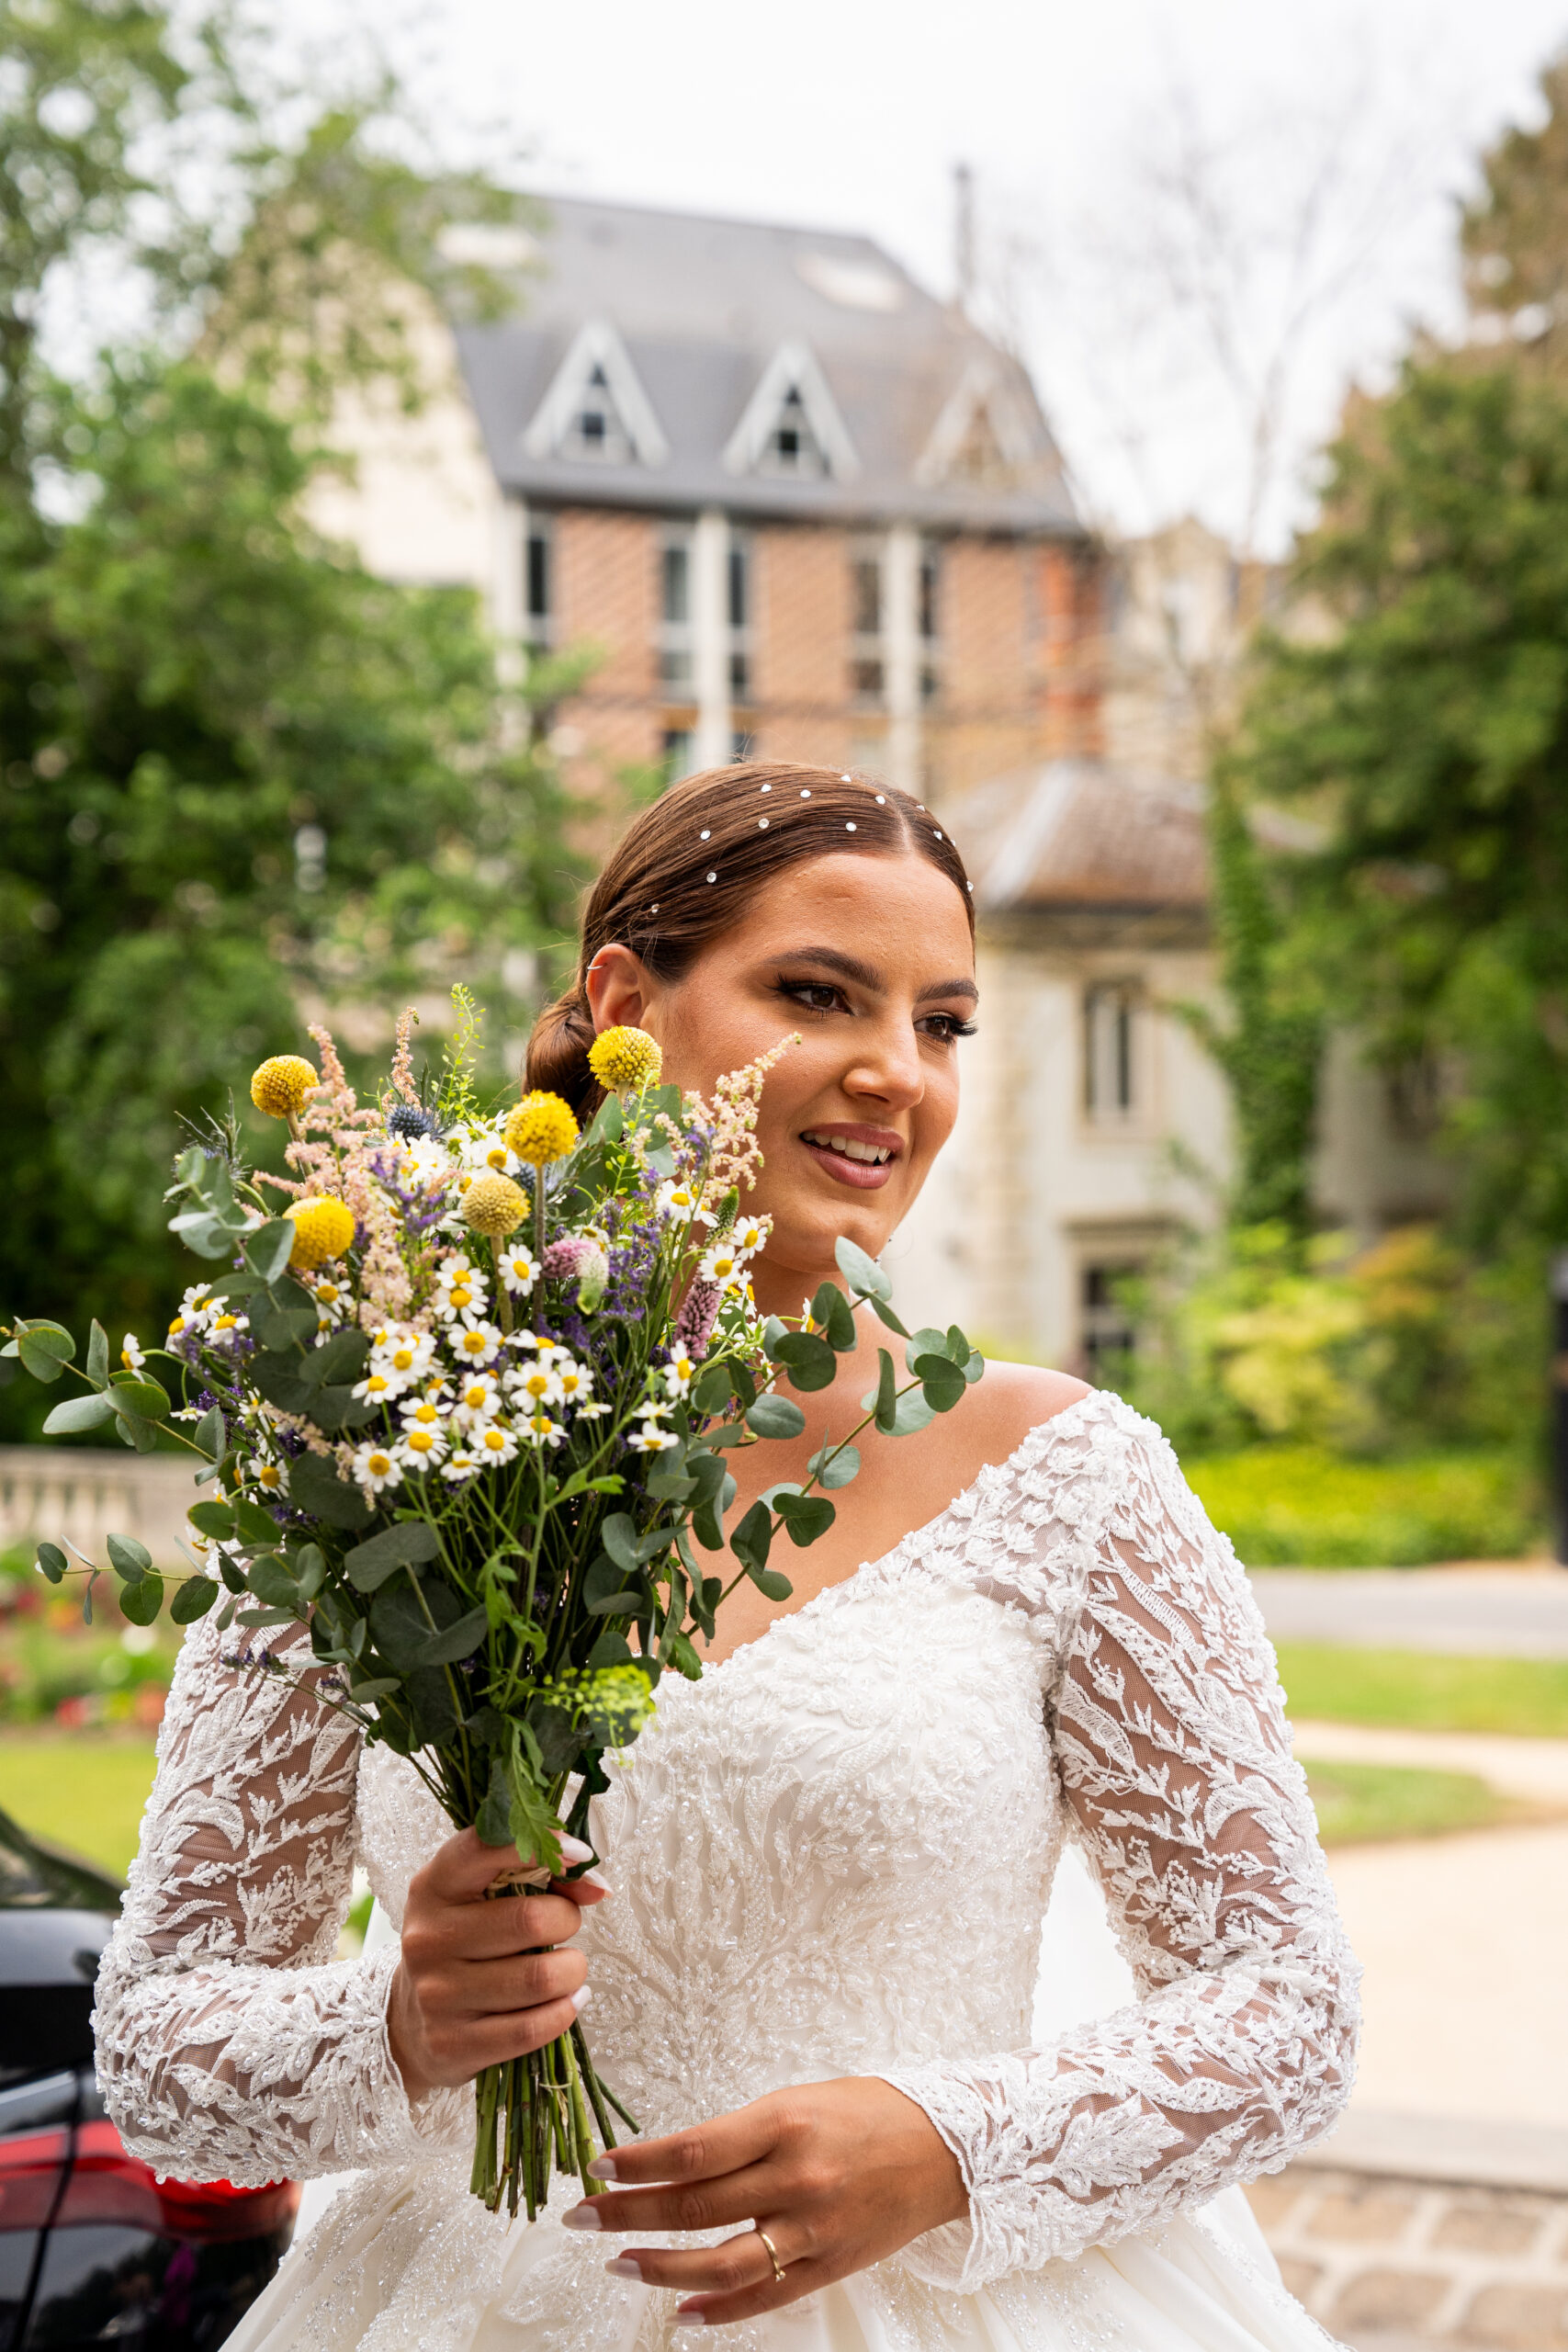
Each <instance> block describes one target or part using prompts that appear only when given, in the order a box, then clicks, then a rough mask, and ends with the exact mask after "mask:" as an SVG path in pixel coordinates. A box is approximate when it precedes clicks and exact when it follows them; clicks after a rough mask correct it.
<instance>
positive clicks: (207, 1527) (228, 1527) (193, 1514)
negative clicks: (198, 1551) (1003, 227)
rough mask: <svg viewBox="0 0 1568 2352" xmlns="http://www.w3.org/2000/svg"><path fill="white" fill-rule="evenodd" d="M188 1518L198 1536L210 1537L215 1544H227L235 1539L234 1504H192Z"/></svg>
mask: <svg viewBox="0 0 1568 2352" xmlns="http://www.w3.org/2000/svg"><path fill="white" fill-rule="evenodd" d="M186 1518H187V1519H188V1520H189V1521H190V1523H191V1525H192V1526H193V1527H194V1528H195V1529H196V1531H197V1534H198V1535H210V1536H211V1537H212V1538H213V1540H214V1542H216V1543H219V1544H227V1543H230V1542H231V1541H232V1539H233V1534H234V1506H233V1504H232V1503H220V1502H209V1503H192V1505H191V1507H190V1509H189V1510H187V1511H186Z"/></svg>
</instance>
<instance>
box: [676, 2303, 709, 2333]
mask: <svg viewBox="0 0 1568 2352" xmlns="http://www.w3.org/2000/svg"><path fill="white" fill-rule="evenodd" d="M674 2324H675V2325H676V2326H677V2327H711V2326H712V2325H713V2322H712V2320H710V2319H709V2317H708V2315H707V2313H706V2312H683V2311H682V2309H681V2306H680V2304H679V2303H677V2304H676V2306H675V2323H674Z"/></svg>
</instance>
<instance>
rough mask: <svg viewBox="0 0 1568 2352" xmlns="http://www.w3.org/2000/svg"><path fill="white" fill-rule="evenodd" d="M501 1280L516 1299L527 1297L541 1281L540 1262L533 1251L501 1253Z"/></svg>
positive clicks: (514, 1249) (522, 1250) (515, 1250)
mask: <svg viewBox="0 0 1568 2352" xmlns="http://www.w3.org/2000/svg"><path fill="white" fill-rule="evenodd" d="M501 1279H502V1282H503V1283H505V1284H506V1287H507V1289H508V1290H509V1291H510V1292H511V1293H512V1295H513V1297H514V1298H516V1297H519V1296H526V1295H527V1293H528V1292H529V1291H531V1290H532V1289H533V1287H534V1284H535V1283H536V1282H537V1281H538V1279H539V1261H538V1260H537V1259H536V1257H535V1256H534V1253H533V1251H532V1250H524V1249H521V1248H513V1249H509V1250H502V1253H501Z"/></svg>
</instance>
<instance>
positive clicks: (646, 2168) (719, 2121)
mask: <svg viewBox="0 0 1568 2352" xmlns="http://www.w3.org/2000/svg"><path fill="white" fill-rule="evenodd" d="M776 2136H777V2134H776V2126H775V2124H774V2122H773V2118H772V2116H771V2114H770V2112H769V2109H768V2102H767V2101H766V2100H764V2099H753V2100H752V2102H751V2104H750V2107H738V2108H736V2109H734V2111H733V2113H731V2114H729V2115H721V2116H718V2117H716V2119H715V2120H714V2121H713V2122H711V2123H696V2124H693V2125H692V2126H691V2127H690V2128H689V2129H688V2130H686V2131H667V2132H666V2133H665V2134H664V2136H663V2138H662V2139H660V2140H633V2141H631V2142H629V2143H627V2144H626V2145H625V2146H623V2147H619V2148H617V2149H616V2150H615V2153H614V2154H613V2155H603V2156H595V2157H594V2159H593V2162H592V2165H591V2166H590V2170H591V2171H592V2175H593V2177H594V2179H595V2180H613V2181H615V2183H616V2184H617V2185H619V2184H621V2183H626V2184H629V2185H640V2184H641V2183H642V2182H644V2181H652V2180H676V2181H679V2180H711V2179H713V2178H714V2177H716V2176H717V2175H718V2174H720V2173H727V2172H739V2169H740V2167H741V2165H750V2164H756V2163H757V2162H758V2161H759V2160H760V2159H761V2157H763V2156H764V2155H766V2154H767V2153H768V2151H769V2149H770V2148H772V2147H773V2143H774V2140H775V2138H776ZM594 2201H597V2200H594Z"/></svg>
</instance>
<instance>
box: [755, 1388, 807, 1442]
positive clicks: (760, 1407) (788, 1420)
mask: <svg viewBox="0 0 1568 2352" xmlns="http://www.w3.org/2000/svg"><path fill="white" fill-rule="evenodd" d="M746 1426H747V1428H748V1429H749V1430H752V1431H753V1432H754V1433H755V1435H756V1436H758V1437H773V1438H790V1437H798V1436H799V1435H800V1433H801V1431H802V1430H804V1428H805V1427H806V1415H805V1414H804V1413H803V1412H802V1411H801V1409H800V1407H799V1406H798V1405H796V1404H795V1402H794V1401H793V1399H792V1398H790V1397H777V1396H774V1395H773V1394H772V1393H770V1394H769V1395H767V1396H765V1397H758V1399H757V1401H756V1403H755V1404H754V1405H753V1406H752V1407H751V1408H750V1411H749V1412H748V1413H747V1416H746Z"/></svg>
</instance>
